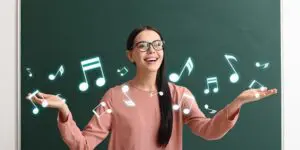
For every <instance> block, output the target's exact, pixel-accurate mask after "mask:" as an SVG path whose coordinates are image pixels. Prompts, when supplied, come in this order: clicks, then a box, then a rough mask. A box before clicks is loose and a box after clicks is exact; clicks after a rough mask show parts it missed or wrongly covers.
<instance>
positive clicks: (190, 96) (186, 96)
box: [172, 93, 195, 115]
mask: <svg viewBox="0 0 300 150" xmlns="http://www.w3.org/2000/svg"><path fill="white" fill-rule="evenodd" d="M184 98H187V99H184ZM184 100H186V101H187V103H189V100H192V101H194V100H195V98H194V96H192V95H188V94H186V93H183V95H182V97H181V99H180V101H179V104H174V105H173V106H172V109H173V110H179V108H180V107H181V105H182V103H183V101H184ZM192 105H193V103H189V107H188V108H184V109H183V113H184V114H185V115H187V114H189V113H190V112H191V109H192Z"/></svg>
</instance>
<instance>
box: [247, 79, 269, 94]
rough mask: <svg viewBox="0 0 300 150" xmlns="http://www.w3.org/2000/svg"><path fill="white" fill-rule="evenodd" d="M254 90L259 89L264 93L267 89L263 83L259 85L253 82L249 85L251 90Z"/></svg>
mask: <svg viewBox="0 0 300 150" xmlns="http://www.w3.org/2000/svg"><path fill="white" fill-rule="evenodd" d="M255 85H256V86H255ZM253 88H259V89H260V90H262V91H263V90H264V89H265V88H266V87H265V86H264V85H262V84H261V83H259V82H258V81H256V80H252V82H251V83H250V85H249V89H253Z"/></svg>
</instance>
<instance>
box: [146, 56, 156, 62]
mask: <svg viewBox="0 0 300 150" xmlns="http://www.w3.org/2000/svg"><path fill="white" fill-rule="evenodd" d="M157 60H158V58H154V57H152V58H146V59H144V61H146V62H147V63H155V62H156V61H157Z"/></svg>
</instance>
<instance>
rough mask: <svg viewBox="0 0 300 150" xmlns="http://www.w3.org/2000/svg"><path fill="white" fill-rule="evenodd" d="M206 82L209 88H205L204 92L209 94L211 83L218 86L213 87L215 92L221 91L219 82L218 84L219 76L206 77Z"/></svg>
mask: <svg viewBox="0 0 300 150" xmlns="http://www.w3.org/2000/svg"><path fill="white" fill-rule="evenodd" d="M206 84H207V88H206V89H205V90H204V94H208V93H209V92H210V86H209V85H211V84H214V85H215V86H216V87H214V88H213V92H214V93H217V92H218V91H219V84H218V78H217V77H209V78H206Z"/></svg>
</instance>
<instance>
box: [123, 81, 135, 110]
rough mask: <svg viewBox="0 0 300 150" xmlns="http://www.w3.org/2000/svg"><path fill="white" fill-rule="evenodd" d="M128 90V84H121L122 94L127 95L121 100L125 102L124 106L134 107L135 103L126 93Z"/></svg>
mask: <svg viewBox="0 0 300 150" xmlns="http://www.w3.org/2000/svg"><path fill="white" fill-rule="evenodd" d="M128 91H129V86H128V85H126V84H125V85H123V86H122V92H123V93H124V95H125V96H126V97H127V99H126V100H123V101H124V103H125V104H126V106H128V107H134V106H135V103H134V101H133V100H132V99H131V98H130V97H129V96H128V95H127V92H128Z"/></svg>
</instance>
